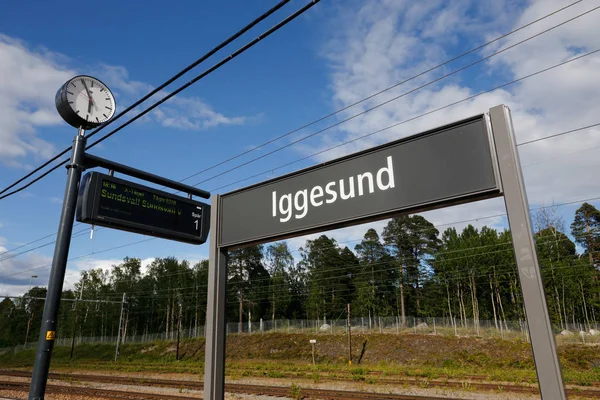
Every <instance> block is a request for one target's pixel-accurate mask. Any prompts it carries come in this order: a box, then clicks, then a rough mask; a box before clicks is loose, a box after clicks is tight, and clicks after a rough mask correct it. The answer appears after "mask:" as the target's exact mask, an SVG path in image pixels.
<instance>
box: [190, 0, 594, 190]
mask: <svg viewBox="0 0 600 400" xmlns="http://www.w3.org/2000/svg"><path fill="white" fill-rule="evenodd" d="M581 1H583V0H578V1H575V2H573V3H570V4H568V5H566V6H564V7H561V8H559V9H557V10H555V11H553V12H551V13H549V14H546V15H544V16H542V17H540V18H538V19H536V20H534V21H531V22H529V23H527V24H525V25H522V26H520V27H518V28H516V29H513V30H512V31H510V32H507V33H505V34H502V35H500V36H498V37H496V38H494V39H492V40H490V41H488V42H486V43H484V44H482V45H479V46H477V47H474V48H472V49H471V50H468V51H466V52H464V53H461V54H459V55H457V56H455V57H453V58H450V59H448V60H446V61H444V62H442V63H440V64H437V65H435V66H433V67H431V68H429V69H426V70H424V71H422V72H420V73H418V74H416V75H413V76H411V77H409V78H407V79H404V80H402V81H400V82H396V83H394V84H393V85H391V86H388V87H386V88H385V89H382V90H379V91H377V92H375V93H373V94H371V95H369V96H367V97H364V98H362V99H360V100H358V101H355V102H353V103H351V104H348V105H347V106H344V107H342V108H339V109H337V110H335V111H333V112H331V113H329V114H326V115H324V116H322V117H320V118H317V119H316V120H313V121H311V122H308V123H306V124H304V125H302V126H299V127H298V128H295V129H293V130H291V131H289V132H286V133H284V134H282V135H279V136H277V137H275V138H273V139H270V140H268V141H266V142H264V143H261V144H260V145H258V146H253V147H252V148H251V149H248V150H246V151H244V152H241V153H239V154H237V155H235V156H233V157H230V158H228V159H226V160H223V161H220V162H219V163H217V164H214V165H212V166H210V167H207V168H205V169H203V170H201V171H199V172H196V173H194V174H192V175H189V176H187V177H185V178H183V179H182V180H181V181H182V182H183V181H185V180H188V179H190V178H193V177H195V176H197V175H200V174H202V173H204V172H208V171H210V170H212V169H214V168H217V167H219V166H221V165H223V164H226V163H228V162H231V161H233V160H236V159H238V158H240V157H242V156H244V155H246V154H249V153H251V152H253V151H256V150H259V149H261V148H263V147H265V146H267V145H269V144H271V143H273V142H276V141H278V140H281V139H283V138H285V137H288V136H290V135H292V134H294V133H297V132H299V131H301V130H303V129H306V128H308V127H310V126H313V125H315V124H317V123H319V122H321V121H324V120H326V119H329V118H331V117H333V116H335V115H337V114H339V113H341V112H343V111H346V110H348V109H350V108H352V107H355V106H357V105H359V104H361V103H364V102H365V101H367V100H370V99H372V98H374V97H377V96H379V95H380V94H383V93H386V92H388V91H390V90H392V89H394V88H396V87H398V86H401V85H403V84H405V83H408V82H410V81H413V80H415V79H417V78H419V77H421V76H423V75H426V74H428V73H429V72H433V71H435V70H437V69H439V68H441V67H443V66H445V65H448V64H450V63H452V62H454V61H456V60H459V59H461V58H463V57H465V56H467V55H469V54H472V53H474V52H476V51H478V50H481V49H483V48H485V47H487V46H489V45H491V44H493V43H495V42H497V41H499V40H502V39H504V38H506V37H508V36H510V35H512V34H514V33H516V32H519V31H521V30H523V29H525V28H527V27H529V26H531V25H534V24H536V23H538V22H540V21H542V20H544V19H546V18H549V17H551V16H552V15H555V14H557V13H559V12H561V11H564V10H566V9H567V8H569V7H572V6H574V5H576V4H578V3H581Z"/></svg>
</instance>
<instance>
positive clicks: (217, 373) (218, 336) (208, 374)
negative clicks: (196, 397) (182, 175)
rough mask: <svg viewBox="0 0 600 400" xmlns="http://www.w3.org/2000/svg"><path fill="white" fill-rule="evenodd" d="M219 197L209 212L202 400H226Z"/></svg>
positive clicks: (224, 270)
mask: <svg viewBox="0 0 600 400" xmlns="http://www.w3.org/2000/svg"><path fill="white" fill-rule="evenodd" d="M220 214H221V196H220V195H218V194H216V195H215V196H213V199H212V204H211V211H210V224H211V226H212V229H211V230H210V234H209V235H210V236H209V241H210V249H209V253H208V254H209V255H208V264H209V268H208V295H207V296H208V301H207V303H206V330H205V336H206V342H205V343H206V344H205V359H206V360H205V363H204V399H207V400H215V399H224V398H225V338H226V323H227V321H226V318H225V312H226V307H225V306H226V301H227V298H226V297H227V296H226V293H227V249H226V248H222V247H219V245H218V237H219V234H220V231H221V229H220V225H219V224H220V222H219V221H220V220H221V218H220Z"/></svg>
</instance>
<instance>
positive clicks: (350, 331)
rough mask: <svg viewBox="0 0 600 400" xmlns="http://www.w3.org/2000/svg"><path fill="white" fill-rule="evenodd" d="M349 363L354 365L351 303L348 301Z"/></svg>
mask: <svg viewBox="0 0 600 400" xmlns="http://www.w3.org/2000/svg"><path fill="white" fill-rule="evenodd" d="M348 365H352V326H351V325H350V303H348Z"/></svg>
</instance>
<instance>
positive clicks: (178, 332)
mask: <svg viewBox="0 0 600 400" xmlns="http://www.w3.org/2000/svg"><path fill="white" fill-rule="evenodd" d="M181 313H182V311H181V299H179V316H178V317H177V351H176V352H175V360H176V361H179V337H180V335H181Z"/></svg>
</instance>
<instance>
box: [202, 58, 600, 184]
mask: <svg viewBox="0 0 600 400" xmlns="http://www.w3.org/2000/svg"><path fill="white" fill-rule="evenodd" d="M599 51H600V49H597V50H594V51H591V52H588V53H585V54H582V55H580V56H577V57H575V58H571V59H569V60H567V61H563V62H561V63H559V64H555V65H553V66H551V67H548V68H544V69H542V70H539V71H537V72H533V73H531V74H529V75H525V76H523V77H521V78H517V79H514V80H512V81H510V82H507V83H504V84H502V85H499V86H496V87H493V88H491V89H487V90H484V91H481V92H479V93H477V94H474V95H472V96H468V97H465V98H463V99H461V100H458V101H455V102H453V103H450V104H447V105H445V106H442V107H439V108H436V109H433V110H430V111H428V112H425V113H422V114H419V115H416V116H414V117H411V118H409V119H406V120H403V121H400V122H396V123H394V124H392V125H389V126H386V127H384V128H381V129H378V130H376V131H373V132H371V133H367V134H365V135H362V136H358V137H356V138H354V139H351V140H348V141H345V142H342V143H339V144H337V145H335V146H332V147H328V148H326V149H324V150H320V151H318V152H316V153H313V154H310V155H308V156H305V157H302V158H299V159H297V160H294V161H291V162H289V163H286V164H282V165H279V166H277V167H275V168H269V169H268V170H265V171H262V172H260V173H258V174H254V175H252V176H249V177H246V178H242V179H240V180H238V181H235V182H233V183H229V184H226V185H223V186H219V187H216V188H213V189H211V191H217V190H220V189H223V188H225V187H228V186H231V185H235V184H237V183H241V182H244V181H246V180H249V179H252V178H256V177H258V176H261V175H264V174H267V173H269V172H272V171H275V170H277V169H281V168H285V167H288V166H290V165H293V164H296V163H298V162H301V161H304V160H307V159H309V158H313V157H315V156H318V155H321V154H323V153H326V152H328V151H331V150H335V149H337V148H340V147H342V146H345V145H347V144H350V143H354V142H357V141H359V140H362V139H365V138H367V137H370V136H373V135H376V134H378V133H381V132H383V131H386V130H389V129H392V128H395V127H397V126H400V125H403V124H406V123H408V122H411V121H414V120H417V119H419V118H422V117H425V116H427V115H431V114H434V113H436V112H439V111H442V110H444V109H447V108H450V107H453V106H455V105H458V104H461V103H464V102H465V101H469V100H472V99H474V98H476V97H479V96H481V95H484V94H487V93H491V92H493V91H496V90H498V89H502V88H504V87H507V86H510V85H514V84H515V83H518V82H521V81H523V80H525V79H528V78H531V77H533V76H536V75H539V74H541V73H544V72H547V71H550V70H552V69H555V68H558V67H561V66H563V65H566V64H569V63H571V62H573V61H577V60H579V59H581V58H584V57H588V56H590V55H592V54H595V53H598V52H599ZM596 125H598V124H594V125H589V126H586V127H581V128H576V129H573V130H570V131H566V132H561V133H558V134H554V135H551V136H547V137H545V138H539V139H536V140H535V141H541V140H545V139H550V138H553V137H556V136H560V135H564V134H567V133H572V132H577V131H580V130H583V129H587V128H590V127H593V126H596ZM529 143H530V142H523V143H521V144H519V146H522V145H526V144H529ZM531 143H533V142H531ZM268 155H269V154H265V155H264V156H265V157H266V156H268ZM259 158H260V157H259ZM257 159H258V158H257ZM257 159H254V160H257ZM234 169H235V168H234ZM216 176H218V175H216ZM216 176H213V177H211V178H209V179H207V180H210V179H213V178H215V177H216ZM207 180H204V181H202V182H199V183H197V184H196V185H199V184H201V183H204V182H206V181H207ZM196 185H194V186H196Z"/></svg>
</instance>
